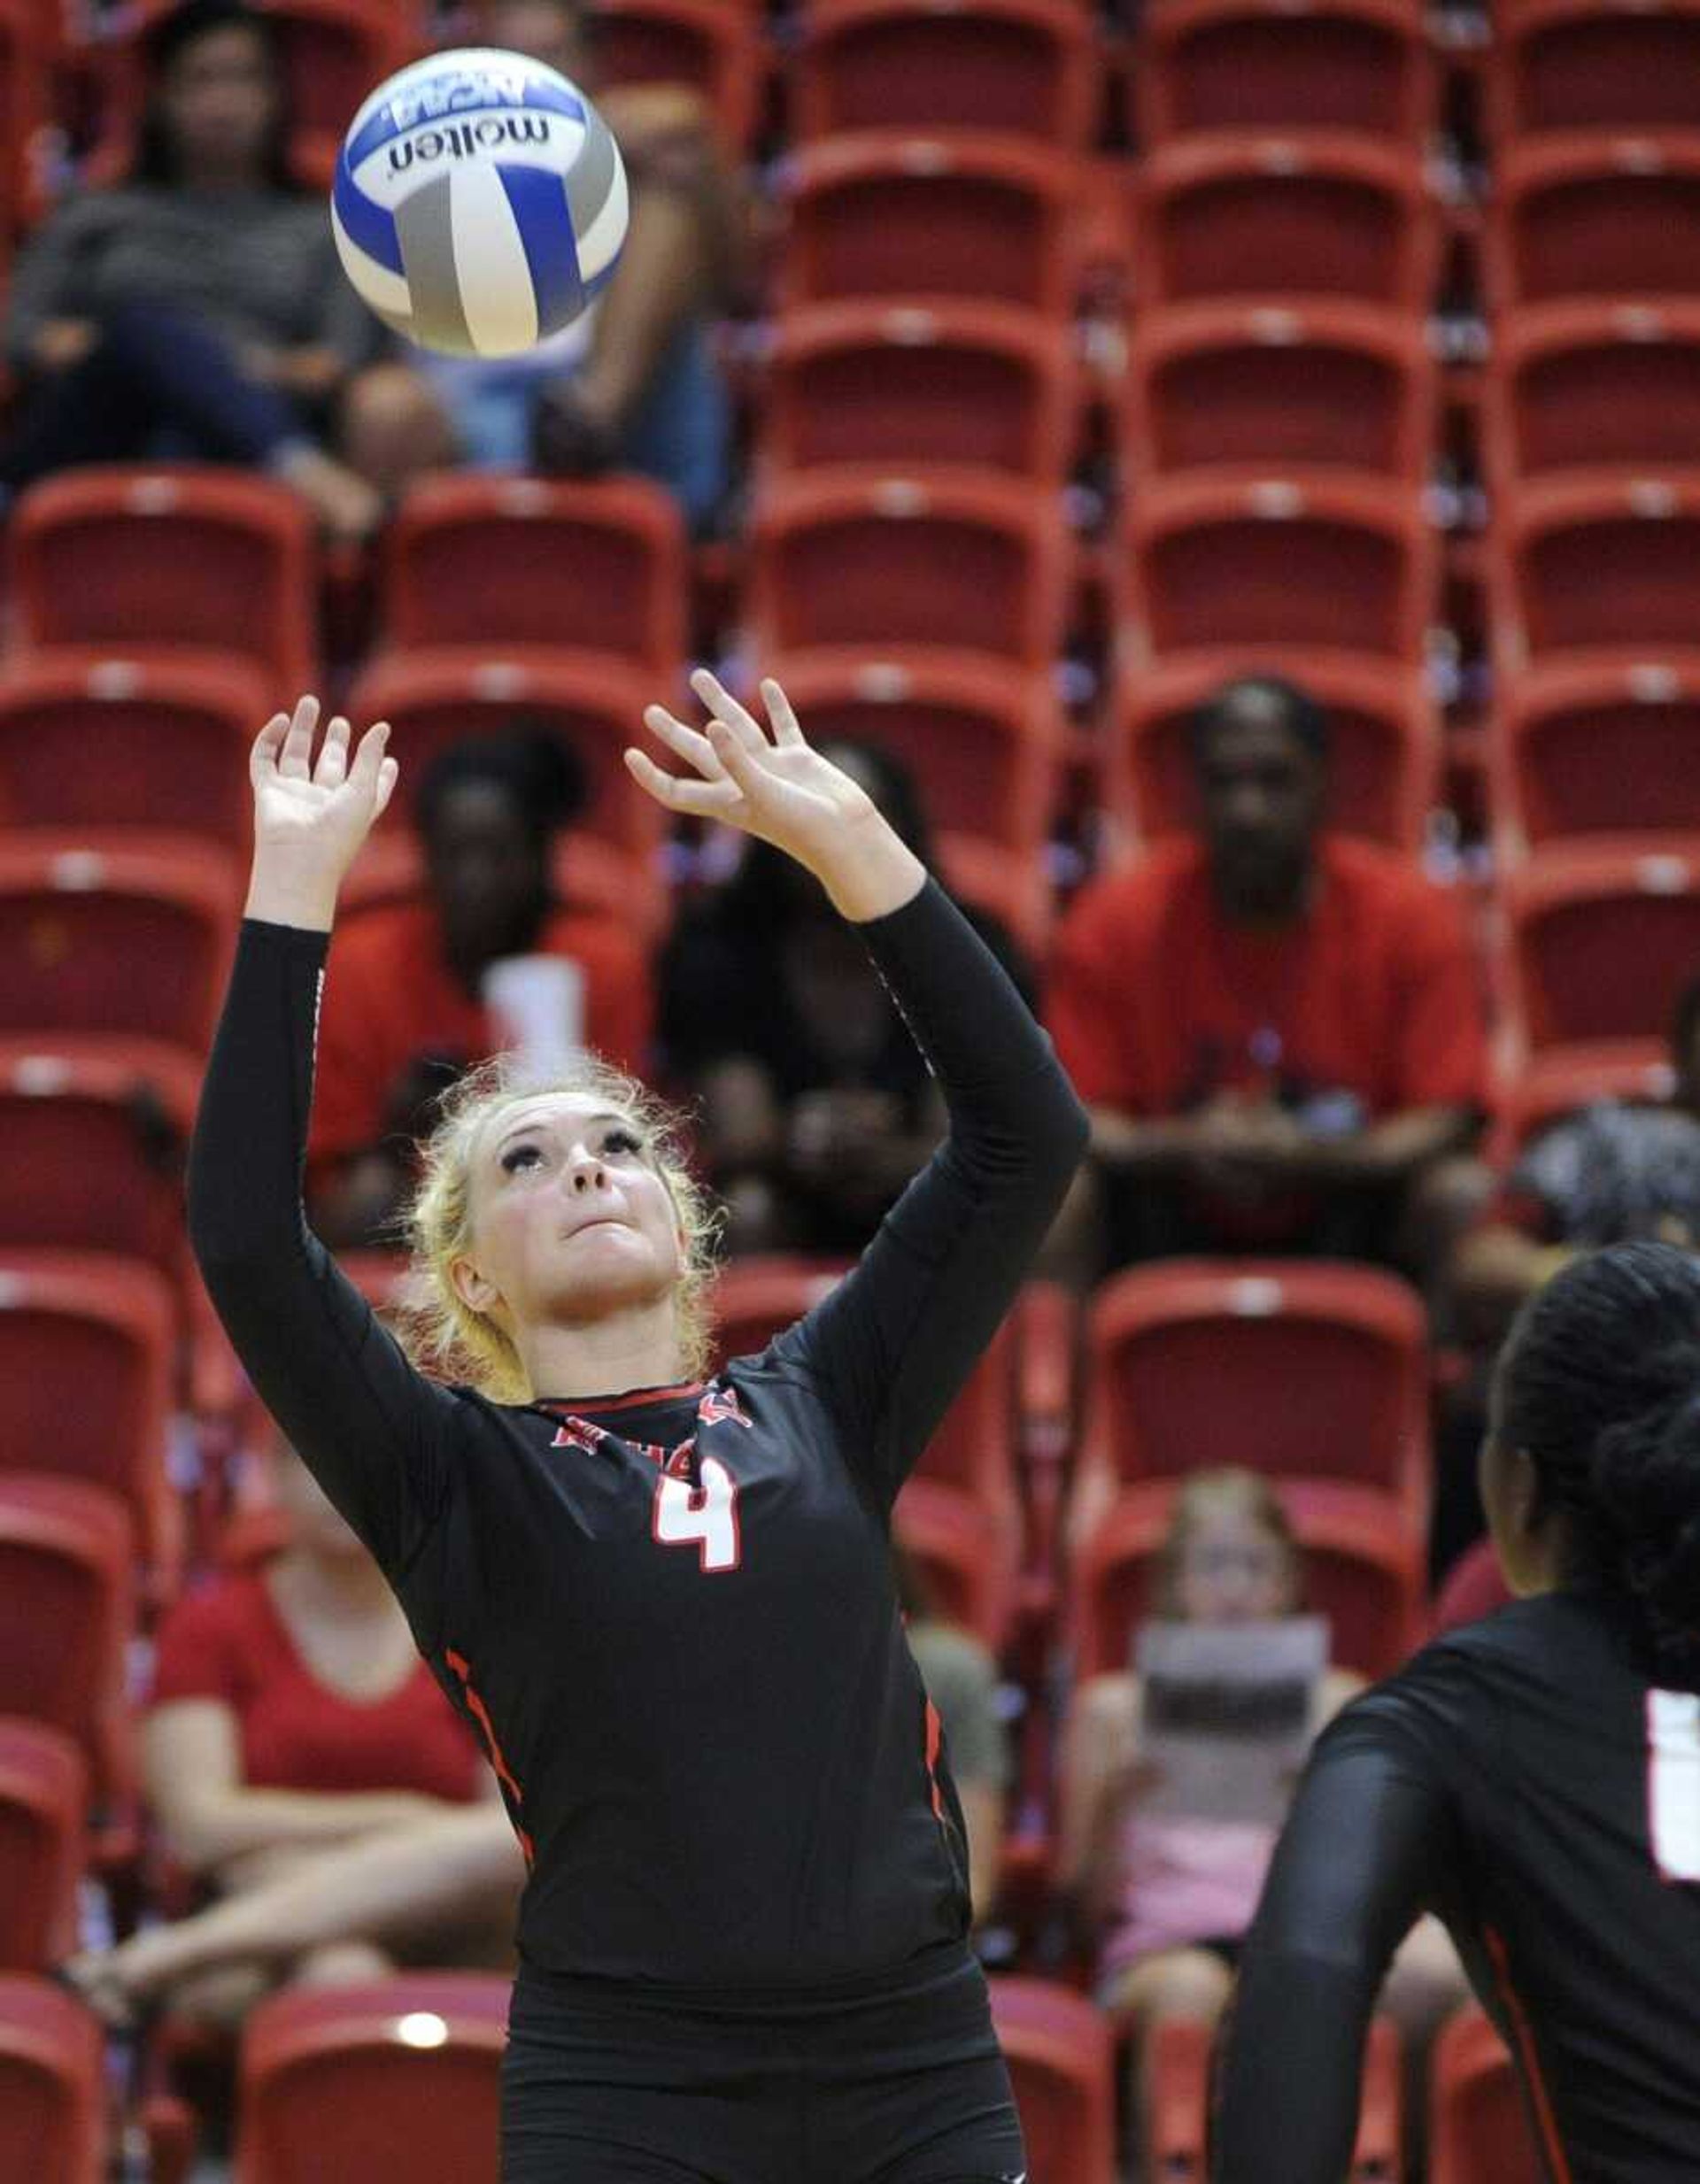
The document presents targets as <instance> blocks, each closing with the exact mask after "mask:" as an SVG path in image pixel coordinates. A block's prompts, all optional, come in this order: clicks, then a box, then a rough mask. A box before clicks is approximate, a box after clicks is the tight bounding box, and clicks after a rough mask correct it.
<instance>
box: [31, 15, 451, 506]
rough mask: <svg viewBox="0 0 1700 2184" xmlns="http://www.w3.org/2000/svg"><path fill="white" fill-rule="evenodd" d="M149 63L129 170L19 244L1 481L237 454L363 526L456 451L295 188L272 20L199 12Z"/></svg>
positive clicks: (166, 37) (320, 220) (162, 40)
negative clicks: (12, 412) (14, 381)
mask: <svg viewBox="0 0 1700 2184" xmlns="http://www.w3.org/2000/svg"><path fill="white" fill-rule="evenodd" d="M147 53H148V64H149V94H148V101H147V106H146V110H145V112H144V114H143V121H142V127H141V133H140V138H139V141H138V143H137V147H136V154H135V163H134V166H133V167H132V170H131V173H130V175H129V178H128V181H124V182H122V183H120V184H119V185H117V186H116V187H113V188H111V189H91V190H89V191H88V192H86V193H85V194H83V195H81V196H79V197H74V198H73V199H72V200H71V201H70V202H69V203H67V204H66V205H64V206H63V207H62V208H61V209H60V210H59V211H58V212H56V213H54V214H53V215H52V217H51V218H50V220H48V221H47V222H46V223H45V225H44V226H43V228H42V230H41V232H40V233H39V234H38V235H35V236H34V237H33V238H32V239H31V241H30V242H28V243H27V244H26V245H25V247H24V249H23V251H21V253H20V254H19V259H18V263H17V266H16V269H15V271H14V274H13V276H12V291H11V295H10V297H9V299H8V304H7V310H6V336H5V346H6V357H7V360H8V362H9V363H10V364H11V366H12V369H13V370H14V371H15V372H16V373H17V374H18V375H19V380H20V382H22V401H21V408H20V415H19V424H18V427H17V429H16V431H15V433H14V434H13V436H12V442H11V444H10V446H9V447H8V448H7V449H6V451H5V454H4V459H3V460H0V481H3V482H4V484H5V485H6V486H7V487H8V488H9V489H11V490H20V489H21V488H22V487H24V486H26V485H27V484H29V483H31V482H33V481H34V480H35V479H36V478H38V477H42V476H43V475H46V474H47V473H49V472H50V471H54V470H58V469H62V468H64V467H68V466H71V465H74V464H79V463H93V462H130V461H138V460H143V459H159V458H169V457H182V458H189V459H200V460H206V461H213V462H227V463H239V464H243V465H247V466H251V467H256V468H259V469H264V470H267V471H270V472H272V473H273V474H274V475H276V476H279V477H282V478H285V479H287V480H288V481H289V482H290V484H292V485H294V486H295V487H297V488H298V490H300V491H301V492H302V493H304V494H305V496H306V498H308V499H309V500H310V501H311V502H312V503H313V506H314V508H315V509H316V510H317V512H318V513H319V516H320V518H321V521H323V523H324V524H325V525H326V526H327V528H328V529H329V530H331V531H332V532H334V533H336V534H340V535H344V536H359V535H362V534H364V533H366V532H367V531H369V530H370V529H372V528H373V526H374V525H375V523H376V522H377V521H378V520H379V518H380V516H381V514H382V512H383V495H384V494H385V493H386V492H388V491H391V490H395V489H396V488H397V487H398V485H399V483H400V482H403V480H404V479H405V477H406V475H409V474H410V473H411V472H412V471H413V470H414V469H417V468H420V467H424V466H427V465H429V464H430V463H432V462H435V461H440V460H441V459H444V456H445V454H446V452H447V442H446V437H445V436H444V430H443V426H442V420H441V417H440V415H439V413H437V408H436V405H434V404H433V403H432V401H431V400H430V397H429V393H428V391H427V390H426V389H425V387H424V385H423V382H421V381H420V380H418V379H417V378H416V377H415V376H414V375H413V374H411V373H409V372H407V371H406V369H404V368H403V367H400V366H398V365H396V364H392V363H385V362H383V361H382V360H381V359H382V358H383V353H384V351H386V349H387V347H388V337H387V336H385V334H384V332H383V328H382V327H381V326H380V325H379V324H378V321H377V320H375V319H374V318H373V316H372V314H371V313H370V312H368V311H367V307H366V305H364V304H363V303H362V302H361V301H360V300H359V297H357V296H356V295H355V293H354V291H353V289H352V288H350V286H349V284H348V282H347V281H346V280H345V279H344V276H343V272H342V268H341V266H339V265H338V263H337V260H336V248H335V246H334V244H333V243H332V241H331V237H330V230H329V227H328V222H327V220H326V214H325V207H324V203H323V200H322V198H321V197H319V196H317V195H316V194H307V193H305V192H303V191H300V190H298V189H296V188H295V186H294V185H293V183H292V181H291V179H290V174H289V170H288V166H287V165H286V157H285V147H286V145H287V143H288V137H289V117H288V114H287V113H286V112H285V109H284V103H283V100H284V94H283V89H282V84H283V79H282V72H281V69H280V66H279V62H278V57H277V52H276V47H275V42H274V32H273V30H272V27H271V26H270V25H269V24H268V23H267V20H266V19H265V17H264V16H263V15H258V14H254V13H251V12H249V10H248V9H247V8H245V7H243V6H242V5H240V4H238V0H188V4H186V5H184V6H182V7H181V8H179V9H177V10H176V11H175V12H173V13H172V14H170V15H168V16H166V17H165V18H164V19H163V20H162V21H161V22H160V23H159V24H158V27H157V28H156V29H155V30H154V31H153V33H152V34H151V37H150V39H149V42H148V47H147ZM328 444H337V445H339V446H340V449H341V454H340V456H336V455H332V454H330V453H328V451H327V447H328Z"/></svg>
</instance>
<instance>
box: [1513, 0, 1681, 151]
mask: <svg viewBox="0 0 1700 2184" xmlns="http://www.w3.org/2000/svg"><path fill="white" fill-rule="evenodd" d="M1697 16H1700V11H1696V8H1695V7H1694V5H1693V4H1692V0H1654V4H1651V5H1640V6H1630V7H1625V6H1613V5H1612V4H1611V0H1518V4H1517V5H1516V6H1515V7H1513V8H1511V9H1509V10H1508V11H1507V12H1506V16H1505V19H1504V20H1503V22H1500V23H1496V24H1495V34H1496V35H1495V39H1494V43H1493V47H1492V49H1491V51H1490V53H1489V56H1488V66H1487V114H1488V119H1489V121H1490V123H1491V125H1492V127H1493V129H1494V133H1495V135H1497V136H1498V137H1499V138H1500V139H1501V140H1502V141H1507V140H1509V139H1510V138H1511V137H1512V136H1514V135H1528V134H1531V133H1532V132H1534V131H1536V130H1549V129H1613V130H1619V131H1626V132H1627V131H1630V130H1635V129H1653V130H1658V129H1693V128H1700V80H1696V73H1695V66H1694V57H1695V51H1696V45H1700V19H1696V18H1697Z"/></svg>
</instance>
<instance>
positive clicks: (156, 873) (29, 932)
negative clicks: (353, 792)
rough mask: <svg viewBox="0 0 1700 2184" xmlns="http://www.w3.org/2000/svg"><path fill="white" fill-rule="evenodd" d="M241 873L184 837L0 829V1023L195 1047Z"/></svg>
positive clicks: (211, 1006) (213, 1004)
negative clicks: (2, 832)
mask: <svg viewBox="0 0 1700 2184" xmlns="http://www.w3.org/2000/svg"><path fill="white" fill-rule="evenodd" d="M238 884H239V883H238V878H237V874H236V865H235V862H234V860H232V859H230V858H229V857H228V856H227V855H226V854H224V853H222V852H220V851H218V850H214V849H213V848H211V847H209V846H208V845H205V844H203V843H199V842H196V841H194V840H192V839H190V838H189V837H177V838H174V839H168V838H167V837H164V836H158V835H155V836H150V837H146V839H145V841H142V840H137V841H135V842H134V843H132V842H130V841H128V840H127V839H126V838H125V837H123V836H120V835H112V834H104V835H94V836H89V835H59V834H48V833H45V832H42V833H40V834H35V833H30V834H22V833H18V834H8V835H5V836H4V837H0V1034H5V1035H11V1034H13V1033H17V1032H25V1033H28V1034H31V1035H32V1036H36V1037H42V1036H47V1037H51V1036H54V1035H57V1034H58V1033H62V1032H84V1031H100V1032H104V1033H108V1034H112V1033H120V1034H124V1035H126V1036H128V1037H132V1038H151V1039H157V1040H158V1041H160V1042H162V1043H164V1044H165V1045H166V1046H172V1047H174V1048H176V1049H177V1050H178V1051H179V1052H181V1053H188V1054H189V1055H191V1056H194V1057H198V1056H200V1055H201V1054H203V1053H205V1050H206V1047H207V1045H208V1043H209V1041H210V1040H211V1038H212V1035H213V1020H214V1016H215V1015H216V1012H217V1009H218V1006H219V1002H220V996H221V992H222V989H223V982H224V976H225V970H226V966H227V964H228V958H229V953H230V949H231V945H232V943H233V941H234V938H235V933H236V917H237V911H238V907H239V903H238V896H237V889H238Z"/></svg>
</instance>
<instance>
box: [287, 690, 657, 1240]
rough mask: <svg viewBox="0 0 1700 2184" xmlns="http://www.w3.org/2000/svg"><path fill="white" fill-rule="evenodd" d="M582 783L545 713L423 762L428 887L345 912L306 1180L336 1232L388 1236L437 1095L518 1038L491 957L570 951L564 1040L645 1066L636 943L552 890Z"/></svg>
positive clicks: (625, 1064) (644, 995)
mask: <svg viewBox="0 0 1700 2184" xmlns="http://www.w3.org/2000/svg"><path fill="white" fill-rule="evenodd" d="M582 802H583V776H582V772H581V769H580V767H579V763H578V760H577V757H576V753H575V752H574V751H573V750H572V747H571V746H570V745H568V744H567V743H565V742H563V741H562V740H560V738H559V737H555V736H553V735H552V734H550V733H549V732H547V731H546V730H544V729H524V728H521V727H516V728H514V729H512V730H511V731H509V732H508V733H506V734H504V735H502V736H500V737H485V738H478V739H475V740H472V741H468V742H467V743H464V744H457V745H452V746H451V747H450V748H449V749H448V750H446V751H444V752H440V753H439V755H438V756H437V759H436V760H434V761H433V762H432V763H431V765H430V766H429V767H428V768H427V769H426V772H425V775H424V777H423V779H422V780H421V783H420V784H419V789H418V792H417V794H416V796H415V798H414V801H413V824H414V826H415V828H416V829H417V830H418V833H419V837H420V841H421V846H422V848H423V851H424V860H425V880H426V885H425V891H424V894H423V895H422V897H421V898H420V899H416V900H410V901H406V902H402V903H398V904H395V905H393V906H385V907H381V908H374V909H372V910H370V911H367V912H366V913H364V914H362V915H357V916H355V917H353V918H352V919H350V920H349V922H347V924H346V925H339V926H338V928H337V930H336V940H335V943H334V944H333V946H332V949H331V954H330V961H329V964H328V969H327V973H326V977H325V992H324V1007H323V1011H322V1014H321V1018H320V1024H319V1053H318V1069H317V1076H316V1080H315V1088H314V1094H313V1134H312V1138H311V1140H310V1143H309V1149H308V1188H309V1197H310V1200H311V1203H312V1208H313V1223H314V1226H315V1227H316V1229H317V1230H318V1232H319V1233H320V1235H321V1236H322V1237H323V1238H324V1239H325V1241H326V1242H327V1243H328V1244H330V1245H332V1246H362V1245H375V1244H382V1243H384V1242H387V1241H390V1240H392V1234H391V1223H392V1222H393V1220H394V1218H395V1215H396V1214H397V1212H398V1208H399V1207H400V1204H401V1202H402V1199H403V1197H404V1195H405V1193H406V1190H407V1189H408V1187H409V1185H410V1184H411V1182H412V1180H413V1171H412V1160H413V1150H412V1148H413V1141H414V1139H415V1138H418V1137H420V1136H421V1135H422V1134H423V1132H424V1131H425V1130H426V1128H427V1127H428V1126H429V1106H430V1103H431V1101H432V1100H434V1099H435V1098H436V1097H437V1094H439V1093H440V1092H443V1091H444V1090H445V1089H446V1087H447V1086H448V1085H449V1084H452V1082H453V1081H454V1079H455V1078H456V1077H459V1076H460V1074H461V1073H462V1072H463V1071H464V1070H466V1069H469V1068H471V1067H472V1066H473V1065H474V1064H475V1063H477V1062H480V1061H486V1060H488V1059H489V1057H490V1056H491V1054H493V1053H497V1052H498V1051H499V1050H500V1048H501V1047H502V1046H504V1045H505V1044H506V1043H508V1042H507V1041H506V1040H505V1039H504V1038H503V1035H502V1032H501V1030H500V1029H499V1028H498V1025H497V1024H496V1023H494V1022H492V1020H491V1014H490V1012H489V1009H488V1007H487V1005H486V1000H485V984H486V980H487V978H488V976H489V975H490V973H491V969H492V967H493V966H495V965H498V964H500V963H505V962H506V961H508V960H509V959H512V958H515V957H531V956H541V957H552V958H555V959H559V960H560V961H563V962H565V963H568V964H571V965H573V966H575V967H576V971H577V974H578V977H577V980H576V984H577V986H578V990H579V992H580V993H581V996H582V1007H580V1009H579V1010H578V1012H577V1014H578V1016H579V1019H580V1021H579V1022H578V1023H576V1024H572V1023H569V1024H566V1025H564V1026H563V1028H562V1029H563V1039H564V1041H565V1043H566V1044H567V1045H568V1046H572V1047H575V1048H576V1047H578V1046H588V1047H591V1048H593V1049H594V1050H595V1051H596V1052H597V1053H599V1054H601V1055H603V1056H604V1057H605V1058H606V1059H607V1061H611V1062H613V1063H614V1064H615V1066H616V1067H617V1068H620V1069H641V1068H642V1067H643V1066H644V1062H645V1054H646V1050H647V1048H648V1045H649V1037H650V1017H651V1009H652V1001H651V992H650V975H649V967H648V964H647V961H646V960H645V952H644V949H643V947H642V946H641V945H640V944H639V943H638V941H637V940H635V939H633V938H631V936H630V933H628V932H627V931H626V930H625V929H624V928H623V927H622V925H621V924H620V923H619V922H617V921H616V920H615V919H614V918H612V917H608V916H606V915H601V914H599V913H597V912H592V911H583V910H577V909H573V908H569V907H566V906H564V905H563V904H562V903H561V902H560V900H559V899H558V898H557V896H556V894H555V891H554V864H553V850H554V843H555V837H556V833H557V830H558V829H559V828H560V827H561V826H562V825H564V824H565V823H566V822H568V820H570V819H571V818H572V816H573V814H574V813H575V812H576V810H577V809H578V807H579V806H580V804H581V803H582Z"/></svg>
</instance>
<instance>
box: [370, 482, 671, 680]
mask: <svg viewBox="0 0 1700 2184" xmlns="http://www.w3.org/2000/svg"><path fill="white" fill-rule="evenodd" d="M685 592H686V584H685V542H684V525H683V522H682V521H681V519H680V516H679V512H678V507H677V504H676V502H675V501H674V500H673V499H672V498H671V497H670V496H669V495H668V493H667V492H666V491H664V490H663V489H662V488H661V486H659V485H653V484H651V483H650V482H648V481H647V480H646V479H643V478H624V477H622V478H612V479H599V480H597V481H595V482H591V483H584V482H573V483H563V484H545V483H544V482H541V481H540V480H538V479H536V478H504V477H468V476H463V475H455V476H444V477H437V478H430V479H427V480H425V481H423V482H421V483H420V484H418V485H416V486H415V487H414V488H413V490H412V492H410V493H409V494H408V496H407V498H406V500H404V501H403V503H402V505H401V507H400V510H399V512H398V514H397V516H396V518H395V521H393V522H392V523H391V525H390V534H389V539H388V555H387V560H386V567H385V583H384V627H383V637H384V641H385V643H386V644H390V645H394V646H396V647H398V648H406V649H408V650H414V649H417V648H420V647H422V646H425V645H432V646H436V645H445V644H461V645H475V646H476V647H478V648H479V649H480V650H481V651H482V652H484V653H485V654H490V653H492V652H494V653H497V654H498V655H499V654H500V653H502V652H506V651H508V650H510V649H511V648H512V647H513V646H514V645H541V646H553V647H555V648H557V649H569V650H572V651H576V652H593V653H602V654H613V655H614V656H615V657H617V658H618V659H621V660H625V661H626V662H628V663H629V664H630V665H631V666H634V667H638V668H642V669H643V670H644V671H645V673H647V674H648V675H652V676H653V677H654V678H655V684H654V688H653V696H654V697H656V698H666V697H667V696H668V694H669V693H670V691H671V690H672V685H673V681H674V678H675V677H676V675H677V674H678V671H679V663H680V661H681V660H682V659H683V658H684V644H685V631H684V600H685Z"/></svg>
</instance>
